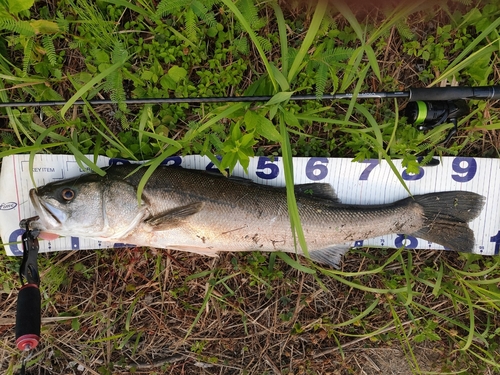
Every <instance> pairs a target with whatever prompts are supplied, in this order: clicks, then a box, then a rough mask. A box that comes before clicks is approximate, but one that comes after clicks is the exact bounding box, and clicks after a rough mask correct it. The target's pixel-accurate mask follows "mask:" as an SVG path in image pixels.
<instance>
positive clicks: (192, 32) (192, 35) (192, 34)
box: [184, 9, 198, 41]
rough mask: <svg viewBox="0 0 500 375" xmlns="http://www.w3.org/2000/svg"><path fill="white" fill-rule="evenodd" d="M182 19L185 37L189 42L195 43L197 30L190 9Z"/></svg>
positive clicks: (194, 16) (194, 17) (193, 15)
mask: <svg viewBox="0 0 500 375" xmlns="http://www.w3.org/2000/svg"><path fill="white" fill-rule="evenodd" d="M184 19H185V21H186V36H187V37H188V38H189V39H190V40H191V41H197V40H198V36H197V35H196V31H197V30H198V28H197V27H196V15H195V14H194V12H193V10H192V9H188V10H187V11H186V13H185V14H184Z"/></svg>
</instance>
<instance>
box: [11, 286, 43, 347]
mask: <svg viewBox="0 0 500 375" xmlns="http://www.w3.org/2000/svg"><path fill="white" fill-rule="evenodd" d="M41 310H42V304H41V296H40V289H38V285H36V284H26V285H24V286H23V287H22V288H21V289H20V290H19V295H18V296H17V311H16V346H17V348H18V349H19V350H21V351H24V350H30V349H33V348H35V347H36V346H37V345H38V343H39V342H40V329H41V325H42V312H41Z"/></svg>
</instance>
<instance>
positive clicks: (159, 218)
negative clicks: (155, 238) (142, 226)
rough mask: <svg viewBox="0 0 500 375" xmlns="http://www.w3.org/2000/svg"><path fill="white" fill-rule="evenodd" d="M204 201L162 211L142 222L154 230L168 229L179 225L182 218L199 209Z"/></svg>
mask: <svg viewBox="0 0 500 375" xmlns="http://www.w3.org/2000/svg"><path fill="white" fill-rule="evenodd" d="M204 205H205V203H203V202H195V203H190V204H187V205H185V206H180V207H176V208H173V209H171V210H168V211H166V212H162V213H161V214H159V215H156V216H153V217H150V218H148V219H146V220H145V221H144V222H145V223H147V224H149V225H151V227H152V228H153V230H154V231H162V230H169V229H172V228H175V227H177V226H179V225H180V224H181V223H182V221H183V220H186V219H187V218H189V217H190V216H192V215H194V214H196V213H198V212H200V211H201V209H202V208H203V206H204Z"/></svg>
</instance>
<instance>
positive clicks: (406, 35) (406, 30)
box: [396, 22, 415, 40]
mask: <svg viewBox="0 0 500 375" xmlns="http://www.w3.org/2000/svg"><path fill="white" fill-rule="evenodd" d="M396 30H398V33H399V35H400V36H401V38H403V39H406V40H413V39H415V34H414V33H413V32H412V31H411V29H410V26H408V25H407V24H406V22H398V24H397V25H396Z"/></svg>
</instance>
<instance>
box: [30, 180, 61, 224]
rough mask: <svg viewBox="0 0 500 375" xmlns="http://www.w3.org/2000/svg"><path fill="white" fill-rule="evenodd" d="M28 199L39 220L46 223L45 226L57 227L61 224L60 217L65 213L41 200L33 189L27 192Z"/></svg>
mask: <svg viewBox="0 0 500 375" xmlns="http://www.w3.org/2000/svg"><path fill="white" fill-rule="evenodd" d="M29 196H30V200H31V203H32V204H33V206H34V207H35V211H36V213H37V214H38V215H39V216H40V221H42V222H43V223H44V224H48V225H47V228H45V229H49V228H57V227H60V226H61V225H62V219H64V218H65V217H66V215H65V214H64V213H63V212H62V211H61V210H59V209H57V208H56V207H54V206H52V205H51V204H50V203H47V202H43V201H42V200H41V199H40V197H39V196H38V195H37V194H36V190H35V189H31V190H30V192H29Z"/></svg>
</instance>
